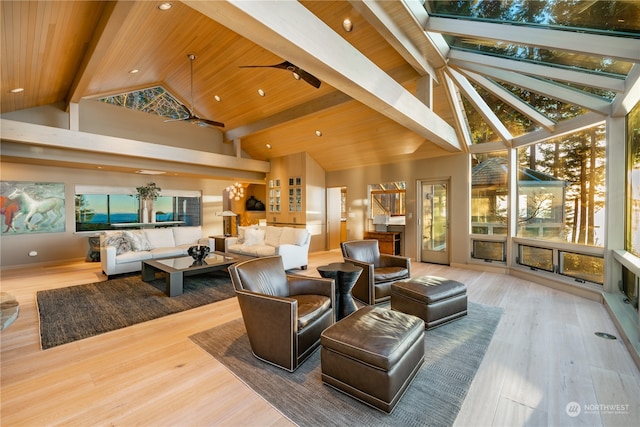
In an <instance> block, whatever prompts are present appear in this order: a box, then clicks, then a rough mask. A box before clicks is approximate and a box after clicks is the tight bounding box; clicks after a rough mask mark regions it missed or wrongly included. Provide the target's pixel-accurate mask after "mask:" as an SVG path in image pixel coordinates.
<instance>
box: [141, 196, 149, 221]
mask: <svg viewBox="0 0 640 427" xmlns="http://www.w3.org/2000/svg"><path fill="white" fill-rule="evenodd" d="M142 222H143V223H145V224H146V223H148V222H149V210H148V209H147V201H146V200H145V201H144V202H142Z"/></svg>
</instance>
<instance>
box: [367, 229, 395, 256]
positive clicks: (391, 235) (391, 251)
mask: <svg viewBox="0 0 640 427" xmlns="http://www.w3.org/2000/svg"><path fill="white" fill-rule="evenodd" d="M401 235H402V233H400V232H396V231H365V232H364V238H365V239H373V240H377V241H378V246H379V248H380V253H381V254H388V255H400V254H401V253H402V250H401V249H402V242H401V239H400V236H401Z"/></svg>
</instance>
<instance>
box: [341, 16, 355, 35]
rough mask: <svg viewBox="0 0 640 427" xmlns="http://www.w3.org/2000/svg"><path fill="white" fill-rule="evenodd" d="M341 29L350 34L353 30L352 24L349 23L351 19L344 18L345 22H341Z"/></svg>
mask: <svg viewBox="0 0 640 427" xmlns="http://www.w3.org/2000/svg"><path fill="white" fill-rule="evenodd" d="M342 28H344V30H345V31H346V32H347V33H350V32H351V30H353V22H351V19H349V18H345V20H344V21H342Z"/></svg>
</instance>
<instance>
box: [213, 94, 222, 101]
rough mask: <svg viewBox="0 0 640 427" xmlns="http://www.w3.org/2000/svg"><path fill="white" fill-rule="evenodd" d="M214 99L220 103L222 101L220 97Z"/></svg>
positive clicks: (216, 96)
mask: <svg viewBox="0 0 640 427" xmlns="http://www.w3.org/2000/svg"><path fill="white" fill-rule="evenodd" d="M213 99H215V100H216V101H218V102H220V101H222V98H220V97H219V96H218V95H215V96H214V97H213Z"/></svg>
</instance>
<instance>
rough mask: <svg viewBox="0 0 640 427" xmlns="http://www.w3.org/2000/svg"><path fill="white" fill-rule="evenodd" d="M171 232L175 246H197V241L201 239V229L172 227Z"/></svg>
mask: <svg viewBox="0 0 640 427" xmlns="http://www.w3.org/2000/svg"><path fill="white" fill-rule="evenodd" d="M172 230H173V239H174V242H175V246H180V245H186V244H188V243H192V244H197V243H198V240H199V239H200V238H201V237H202V228H201V227H173V228H172ZM163 246H169V245H163Z"/></svg>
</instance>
